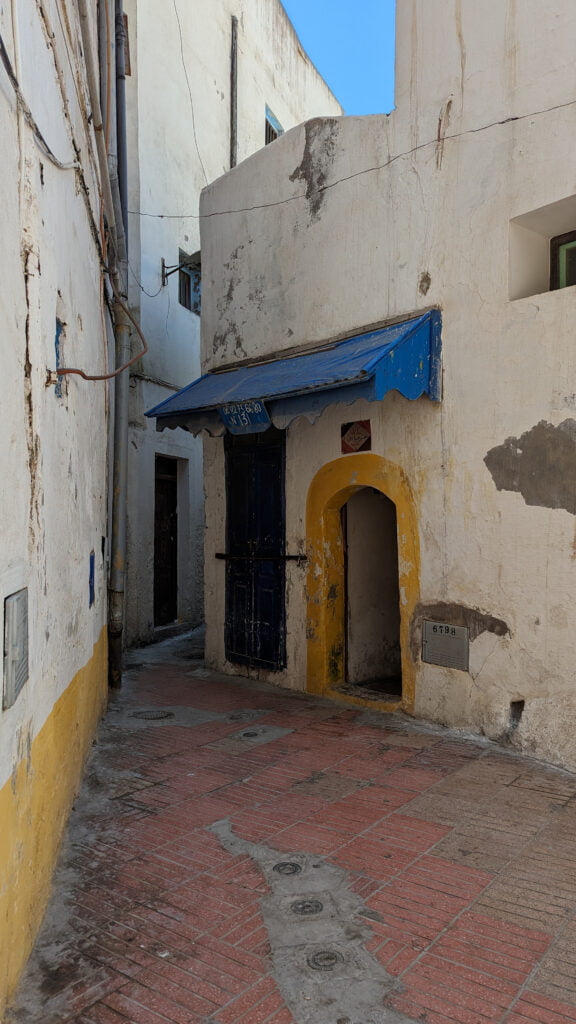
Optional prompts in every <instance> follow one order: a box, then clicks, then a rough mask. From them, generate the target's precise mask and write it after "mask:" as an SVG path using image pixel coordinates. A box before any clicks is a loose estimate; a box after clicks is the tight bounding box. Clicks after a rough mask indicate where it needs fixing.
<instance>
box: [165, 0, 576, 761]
mask: <svg viewBox="0 0 576 1024" xmlns="http://www.w3.org/2000/svg"><path fill="white" fill-rule="evenodd" d="M575 52H576V9H575V7H574V4H573V3H572V0H554V2H553V3H552V4H547V5H542V4H540V3H536V2H535V0H522V2H521V3H518V4H512V3H510V4H507V3H502V2H501V0H486V3H484V4H478V3H477V2H475V0H458V2H457V3H456V4H455V5H450V4H446V3H442V2H440V0H406V2H403V3H400V4H399V5H398V13H397V70H396V109H395V110H394V111H393V112H392V113H391V114H390V115H388V116H371V117H363V118H328V119H323V118H319V119H315V120H313V121H310V122H309V123H307V124H306V125H303V126H300V127H297V128H295V129H294V130H292V131H290V132H288V133H287V134H286V135H284V136H283V137H282V138H281V139H280V140H279V141H278V142H277V143H275V145H274V146H273V147H270V148H269V149H268V150H266V151H263V152H258V153H256V154H255V155H253V156H252V157H250V159H248V160H247V161H245V162H244V163H243V164H241V165H240V166H239V167H237V168H235V169H234V170H233V171H232V172H231V173H229V174H227V175H226V176H225V177H223V178H221V179H220V180H218V181H217V182H215V183H214V184H212V185H211V186H209V187H208V188H207V189H206V190H205V191H204V193H203V199H202V207H201V210H202V217H203V219H202V250H203V266H204V274H205V279H206V280H208V281H209V286H208V287H207V288H206V289H205V293H204V299H203V336H202V366H203V370H204V372H208V371H214V372H213V373H210V376H209V377H208V378H207V381H204V382H203V383H202V384H201V385H199V386H197V387H196V388H195V389H191V390H190V391H189V392H187V393H185V394H184V395H182V396H180V397H179V398H178V399H175V401H174V405H173V407H172V410H170V408H169V407H166V408H165V409H164V410H161V412H163V414H164V420H163V422H164V423H165V424H166V425H171V426H174V425H175V424H178V423H179V424H181V425H185V426H188V427H189V429H190V430H198V429H201V428H205V433H204V437H205V449H204V452H205V486H206V519H207V524H208V530H207V542H206V620H207V631H208V632H207V654H208V659H209V663H210V664H211V665H212V666H214V667H215V668H218V669H221V670H226V671H229V672H245V673H247V674H254V675H258V676H260V677H263V678H269V679H271V680H272V681H274V682H277V683H278V684H281V685H284V686H288V687H292V688H294V689H306V688H307V689H308V690H309V691H311V692H315V693H326V694H330V695H331V696H334V697H336V698H338V697H339V696H342V695H343V694H344V695H345V697H346V699H347V700H352V701H355V702H356V703H357V704H358V705H359V706H366V707H380V708H382V709H383V710H386V709H394V708H400V709H404V710H405V711H407V712H408V713H410V714H415V715H417V716H420V717H424V718H427V719H430V720H432V721H435V722H440V723H444V724H447V725H449V726H455V727H459V728H462V729H466V730H472V731H474V732H477V733H481V734H485V735H487V736H490V737H496V738H503V737H508V738H510V740H511V741H512V742H513V743H514V744H516V745H517V746H518V747H519V748H521V749H523V750H524V751H527V752H530V753H533V754H535V755H536V756H538V757H541V758H545V759H547V760H549V761H551V762H554V763H556V764H563V765H567V766H569V767H571V768H575V767H576V690H575V684H574V680H575V674H574V623H573V608H574V604H575V597H576V558H575V553H574V552H575V541H574V536H575V515H576V484H575V481H576V397H575V395H576V361H575V354H574V353H575V346H574V303H575V296H576V291H575V284H576V267H575V252H576V234H575V231H576V196H575V194H574V157H575V141H574V140H575V124H576V122H575V117H576V100H575V98H574V97H575V95H576V92H575V86H576V65H575V62H574V53H575ZM555 240H556V241H555ZM439 317H441V364H439V362H438V352H437V341H438V336H437V331H438V327H439ZM418 318H423V319H421V320H420V319H418ZM390 325H396V326H390ZM372 331H375V332H376V333H374V334H372V335H371V337H369V338H365V337H364V335H366V333H367V332H368V333H369V332H372ZM378 332H382V333H378ZM346 338H360V340H359V341H356V342H351V343H349V346H348V348H346V347H343V346H340V347H338V345H336V347H335V343H337V342H339V341H340V340H341V339H346ZM415 339H416V340H415ZM418 339H419V340H418ZM418 346H419V347H418ZM318 348H323V352H321V353H319V354H318V355H317V356H314V357H312V356H311V353H312V352H314V351H315V350H316V349H318ZM352 350H354V352H356V355H355V356H354V358H353V357H352V355H351V354H350V353H352ZM303 353H304V354H305V355H304V356H303V355H302V354H303ZM287 356H290V357H291V358H290V359H289V360H288V361H286V360H285V357H287ZM306 360H308V361H306ZM347 360H349V361H348V362H347ZM411 360H412V361H411ZM254 364H256V365H254ZM439 365H441V388H440V389H439V387H438V385H439V383H440V381H439V379H438V376H437V372H438V368H439ZM234 367H235V369H234ZM224 368H226V371H227V372H225V373H221V372H220V373H217V372H216V371H222V370H223V369H224ZM397 388H399V389H400V391H404V393H405V394H409V396H410V398H411V399H412V400H409V399H408V398H407V397H404V394H402V393H400V391H399V390H397ZM420 391H422V392H424V393H423V394H422V395H421V397H416V396H417V395H418V394H419V392H420ZM379 394H382V396H383V397H381V398H378V400H374V399H375V398H377V396H378V395H379ZM249 400H251V404H248V405H247V404H246V403H247V402H249ZM234 403H236V407H235V408H231V404H232V405H233V404H234ZM170 412H172V413H173V416H172V418H170V415H169V413H170ZM267 414H268V415H269V416H270V418H271V419H272V422H273V424H274V425H275V427H276V428H278V433H275V432H273V431H270V430H269V431H268V432H264V433H256V432H255V427H254V425H253V424H254V421H258V420H259V421H260V423H261V424H262V423H263V421H265V419H266V415H267ZM225 421H226V422H227V423H228V424H232V425H233V429H234V430H235V431H237V432H238V431H239V433H236V434H235V435H234V434H231V433H230V431H228V432H227V433H226V436H222V435H223V432H224V430H225V426H224V422H225ZM243 423H244V424H246V423H247V424H248V427H247V430H248V433H243V429H244V428H243V426H242V424H243ZM251 423H252V426H250V424H251ZM234 424H235V425H234ZM208 433H210V435H211V436H208ZM166 434H167V435H168V436H170V431H166ZM243 480H248V481H249V486H247V487H246V486H244V484H243ZM251 495H252V497H251ZM254 495H256V497H254ZM219 555H220V556H224V557H218V556H219ZM286 556H289V557H288V558H286ZM298 556H300V557H298ZM263 566H265V567H267V568H266V573H268V575H267V576H266V578H264V575H265V574H264V570H263V569H262V567H263ZM242 574H244V575H242Z"/></svg>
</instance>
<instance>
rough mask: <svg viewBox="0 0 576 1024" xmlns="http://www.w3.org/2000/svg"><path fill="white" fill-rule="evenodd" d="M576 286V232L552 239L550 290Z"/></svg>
mask: <svg viewBox="0 0 576 1024" xmlns="http://www.w3.org/2000/svg"><path fill="white" fill-rule="evenodd" d="M572 284H576V231H568V232H566V234H564V235H557V236H556V238H552V239H550V288H569V287H570V285H572Z"/></svg>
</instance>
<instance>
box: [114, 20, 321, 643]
mask: <svg viewBox="0 0 576 1024" xmlns="http://www.w3.org/2000/svg"><path fill="white" fill-rule="evenodd" d="M125 8H126V11H127V14H128V34H129V43H130V70H131V74H130V76H129V77H128V78H127V96H128V111H129V173H130V190H129V191H130V201H129V208H130V211H131V213H130V217H129V236H130V237H129V246H130V266H131V277H130V286H131V287H130V301H131V305H132V308H133V310H134V312H135V314H136V315H137V316H138V317H139V320H140V323H141V326H142V327H143V329H144V331H145V334H146V337H147V339H148V342H149V346H150V350H149V353H148V355H147V356H146V357H145V359H143V360H142V361H141V362H140V363H139V364H138V367H137V368H136V371H135V372H134V373H133V375H132V379H131V431H130V446H129V454H130V462H129V472H130V480H129V490H130V509H131V511H130V518H129V552H128V557H129V565H128V598H127V615H128V618H127V626H126V634H127V640H128V642H129V643H134V642H136V641H138V640H140V641H142V640H149V639H150V638H151V637H153V636H154V635H158V634H155V633H154V625H155V623H154V609H153V584H154V464H155V457H156V455H157V454H160V455H163V456H167V457H169V458H174V459H178V460H179V463H178V467H179V487H178V503H179V515H178V519H179V524H178V537H179V544H178V549H179V554H178V571H177V577H178V578H177V580H176V581H175V586H176V587H177V591H178V596H177V619H178V620H179V621H180V622H190V623H194V624H196V623H198V622H199V621H200V620H201V618H202V613H203V600H202V568H203V542H204V494H203V482H202V444H201V442H200V441H199V440H194V439H193V438H192V437H191V435H190V434H188V433H186V432H185V431H182V430H177V431H166V432H165V433H162V434H160V433H157V432H156V430H155V423H154V421H150V420H146V418H145V417H144V412H145V411H146V410H147V409H150V408H151V407H152V406H154V405H156V404H158V403H159V402H161V401H163V400H164V399H166V398H169V397H170V396H171V395H172V394H173V393H174V391H175V390H177V389H178V388H181V387H184V386H185V385H186V384H188V383H190V381H192V380H193V379H194V378H196V377H198V376H199V375H200V316H199V315H197V313H195V312H193V311H191V310H189V309H187V308H185V306H183V305H181V304H180V302H179V291H178V284H179V282H178V279H179V274H178V272H177V271H176V272H175V273H172V274H171V275H170V276H169V277H168V278H167V279H166V283H165V285H164V286H163V284H162V260H164V261H165V264H166V265H167V266H168V267H169V268H171V269H172V270H174V268H176V267H177V266H178V264H179V254H180V252H183V253H186V254H187V255H193V254H196V253H197V252H199V250H200V227H199V217H198V215H199V195H200V191H201V189H202V188H203V187H204V186H205V185H206V184H207V183H208V182H211V181H214V180H215V179H216V178H219V177H220V176H221V175H222V174H224V173H225V172H226V171H228V170H229V168H230V157H231V138H230V136H231V47H232V17H233V16H234V17H235V18H236V19H237V116H236V121H237V160H238V162H239V163H241V162H242V161H243V160H244V159H245V158H246V157H248V156H249V155H250V154H251V153H253V152H254V151H256V150H258V149H261V148H262V147H263V146H264V140H265V123H266V108H267V107H268V108H269V110H270V111H271V112H272V113H273V115H274V117H275V119H276V120H277V121H278V122H279V123H280V125H281V126H282V127H283V128H284V129H285V130H288V129H290V128H292V127H293V126H294V125H296V124H299V123H300V122H302V121H304V120H306V118H309V117H311V116H313V115H317V114H322V115H330V114H339V113H341V107H340V104H339V103H338V101H337V100H336V99H335V97H334V96H333V95H332V93H331V92H330V90H329V88H328V86H327V85H326V83H325V82H324V81H323V79H322V78H321V77H320V75H319V74H318V72H317V71H316V69H315V68H314V66H313V64H312V63H311V61H310V60H309V59H308V57H307V55H306V54H305V52H304V50H303V49H302V47H301V45H300V43H299V41H298V38H297V36H296V33H295V32H294V29H293V27H292V25H291V23H290V21H289V20H288V18H287V16H286V13H285V11H284V8H283V7H282V5H281V3H280V2H279V0H239V2H232V0H211V2H210V3H209V4H206V3H205V2H202V0H187V2H186V3H183V2H182V0H176V2H174V3H173V2H169V3H168V4H166V5H165V4H158V3H156V2H152V0H127V2H126V4H125ZM202 276H203V285H202V292H203V295H202V303H204V298H205V294H206V288H207V285H208V286H209V285H210V281H209V280H207V278H206V274H205V272H204V270H203V272H202ZM202 308H203V306H202Z"/></svg>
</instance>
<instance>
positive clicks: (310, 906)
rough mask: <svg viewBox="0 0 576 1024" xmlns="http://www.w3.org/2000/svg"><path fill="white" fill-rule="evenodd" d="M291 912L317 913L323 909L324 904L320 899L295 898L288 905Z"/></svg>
mask: <svg viewBox="0 0 576 1024" xmlns="http://www.w3.org/2000/svg"><path fill="white" fill-rule="evenodd" d="M290 910H291V911H292V913H293V914H303V915H308V914H319V913H320V911H321V910H324V904H323V903H321V902H320V900H296V901H295V902H294V903H292V904H291V905H290Z"/></svg>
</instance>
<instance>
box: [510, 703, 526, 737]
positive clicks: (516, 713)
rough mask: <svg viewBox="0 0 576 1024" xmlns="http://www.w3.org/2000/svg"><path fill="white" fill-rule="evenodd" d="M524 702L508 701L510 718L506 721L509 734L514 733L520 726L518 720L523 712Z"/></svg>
mask: <svg viewBox="0 0 576 1024" xmlns="http://www.w3.org/2000/svg"><path fill="white" fill-rule="evenodd" d="M524 704H525V701H523V700H511V701H510V717H509V719H508V725H509V729H510V732H514V730H515V729H517V728H518V726H519V725H520V719H521V718H522V713H523V711H524Z"/></svg>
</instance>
